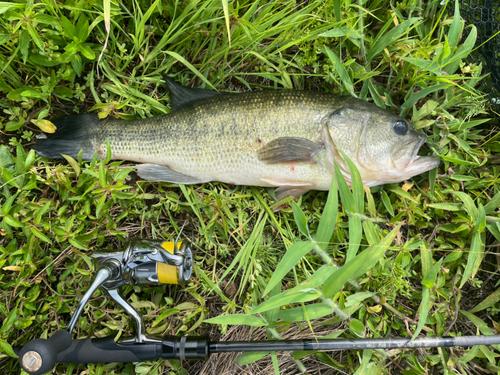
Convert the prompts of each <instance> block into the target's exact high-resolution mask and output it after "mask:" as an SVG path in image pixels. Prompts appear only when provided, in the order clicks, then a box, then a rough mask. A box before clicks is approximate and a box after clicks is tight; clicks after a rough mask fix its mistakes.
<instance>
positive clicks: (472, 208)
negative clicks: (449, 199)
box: [453, 191, 478, 222]
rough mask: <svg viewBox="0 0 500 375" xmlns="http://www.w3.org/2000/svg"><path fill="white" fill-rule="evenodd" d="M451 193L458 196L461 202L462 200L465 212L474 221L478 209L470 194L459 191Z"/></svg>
mask: <svg viewBox="0 0 500 375" xmlns="http://www.w3.org/2000/svg"><path fill="white" fill-rule="evenodd" d="M453 194H455V195H456V196H457V197H458V198H460V200H461V201H462V202H464V206H465V209H466V210H467V213H468V214H469V215H470V217H471V219H472V222H475V221H476V220H477V215H478V210H477V207H476V205H475V204H474V201H473V200H472V198H471V197H470V195H468V194H466V193H463V192H461V191H454V192H453Z"/></svg>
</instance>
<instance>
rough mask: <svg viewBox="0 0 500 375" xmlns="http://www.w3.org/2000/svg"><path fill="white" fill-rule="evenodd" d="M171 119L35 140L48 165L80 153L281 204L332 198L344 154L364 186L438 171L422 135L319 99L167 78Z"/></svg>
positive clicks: (362, 107) (112, 124)
mask: <svg viewBox="0 0 500 375" xmlns="http://www.w3.org/2000/svg"><path fill="white" fill-rule="evenodd" d="M167 85H168V88H169V90H170V96H171V101H172V111H171V113H169V114H167V115H162V116H156V117H152V118H146V119H141V120H134V121H125V120H118V119H114V118H107V119H104V120H99V118H98V116H97V115H96V114H84V115H76V116H68V117H64V118H62V119H60V120H56V121H54V124H55V125H56V127H57V131H56V132H55V133H54V134H48V135H47V138H46V139H39V140H38V141H37V143H36V145H35V146H34V148H35V150H36V152H37V153H38V154H40V155H41V156H44V157H47V158H61V154H66V155H70V156H72V157H73V158H76V157H77V155H78V153H79V152H80V150H83V159H85V160H89V159H91V158H92V156H93V154H94V153H95V152H97V153H98V155H99V156H100V157H104V156H105V155H106V140H109V143H110V145H111V151H112V159H122V160H130V161H135V162H138V163H143V164H139V165H137V173H138V175H139V176H140V177H141V178H143V179H145V180H153V181H166V182H172V183H177V184H200V183H205V182H209V181H221V182H225V183H229V184H237V185H256V186H274V187H277V188H278V189H277V191H276V195H277V198H278V199H280V198H282V197H284V196H286V195H293V196H299V195H301V194H303V193H305V192H307V191H309V190H311V189H314V190H328V189H329V188H330V185H331V181H332V174H333V173H334V163H335V162H336V163H337V164H338V165H339V167H340V169H341V171H342V173H343V174H344V176H345V177H346V179H347V180H348V182H350V175H349V168H348V167H347V164H346V162H345V160H344V158H343V157H342V156H341V154H340V153H339V150H342V151H343V152H344V153H345V154H346V155H347V157H349V158H350V159H351V160H352V161H353V162H354V164H355V165H356V166H357V168H358V170H359V172H360V174H361V177H362V179H363V183H364V184H365V185H366V186H376V185H381V184H385V183H396V182H400V181H403V180H406V179H409V178H410V177H412V176H415V175H417V174H420V173H423V172H425V171H428V170H430V169H433V168H435V167H436V166H437V165H438V164H439V158H437V157H435V156H427V157H422V156H418V155H417V153H418V151H419V149H420V147H421V146H422V145H423V144H424V143H425V141H426V136H425V135H424V134H422V133H421V132H419V131H417V130H416V129H415V128H414V126H413V125H412V124H411V123H409V122H408V121H406V120H404V119H402V118H400V117H398V116H396V115H394V114H393V113H391V112H389V111H386V110H383V109H381V108H379V107H377V106H375V105H373V104H370V103H368V102H365V101H362V100H359V99H355V98H352V97H339V96H336V95H333V94H327V93H320V92H306V91H292V90H282V91H278V90H268V91H257V92H246V93H241V94H219V93H217V92H215V91H210V90H203V89H191V88H187V87H183V86H181V85H179V84H177V83H175V82H174V81H172V80H170V79H167Z"/></svg>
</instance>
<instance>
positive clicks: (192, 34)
mask: <svg viewBox="0 0 500 375" xmlns="http://www.w3.org/2000/svg"><path fill="white" fill-rule="evenodd" d="M464 27H467V28H468V29H469V31H470V32H469V33H468V34H467V35H468V36H467V37H464V36H463V35H465V34H464ZM475 37H476V31H475V29H474V28H471V27H470V26H466V25H464V23H463V21H461V19H460V17H459V13H458V8H457V7H456V4H455V3H453V2H449V3H447V4H446V6H441V5H440V1H429V2H422V1H412V0H405V1H403V2H396V3H395V2H389V1H387V0H374V1H372V2H364V1H358V2H351V1H349V0H346V1H340V0H333V1H310V2H305V3H298V2H294V1H283V2H272V3H268V2H267V1H248V0H242V1H240V2H237V3H236V2H228V1H227V0H223V1H222V2H220V1H210V0H208V1H196V0H195V1H184V2H179V1H172V2H164V1H163V2H162V1H156V2H154V3H151V2H146V1H132V0H127V1H123V2H110V1H104V3H103V2H100V1H82V2H73V1H65V2H54V1H52V0H45V1H42V2H27V3H24V2H19V3H14V2H12V3H7V2H0V72H1V74H0V92H2V94H3V95H1V96H0V106H1V107H2V114H1V115H0V116H3V117H0V131H1V134H0V138H1V140H2V144H3V145H0V168H1V179H0V189H1V191H2V193H1V195H0V206H1V207H0V208H1V209H0V221H1V228H0V288H1V291H0V317H1V318H2V320H3V324H2V326H1V327H0V351H4V352H6V353H8V354H7V355H3V356H1V357H0V366H1V368H2V369H4V371H5V372H6V373H17V372H18V371H19V367H18V364H17V360H16V359H13V358H10V357H9V355H10V354H12V352H11V345H12V346H15V345H23V344H25V343H27V342H28V341H29V340H31V339H34V338H38V337H47V336H50V335H51V334H52V332H54V331H56V330H57V329H63V328H65V327H66V325H67V323H68V322H69V317H70V314H71V312H73V311H74V310H75V308H76V305H77V303H78V301H79V300H80V298H81V297H82V296H83V294H84V292H85V291H86V288H87V287H88V286H89V285H90V281H91V274H92V271H93V268H92V265H91V262H90V257H89V254H91V252H92V251H94V250H96V249H114V248H118V247H120V246H122V245H123V243H124V241H126V239H127V238H130V237H134V236H142V237H146V238H164V239H167V240H172V239H175V238H176V237H177V235H178V233H179V231H180V228H181V227H182V225H183V223H184V222H186V221H187V224H186V226H185V229H184V232H183V233H184V235H186V236H187V237H188V238H191V237H193V238H194V239H195V242H194V245H195V248H196V254H195V261H196V269H195V274H194V277H193V278H192V280H191V282H190V284H189V285H188V286H187V287H186V288H184V289H182V288H178V287H172V288H171V287H164V286H158V287H148V288H136V287H126V288H124V290H123V292H124V295H125V296H126V297H127V298H128V299H129V300H130V301H133V304H134V306H135V307H136V308H137V309H139V310H140V311H141V313H142V314H143V315H144V317H145V322H146V326H147V327H148V332H149V333H151V334H159V335H163V334H172V333H174V334H179V335H181V334H195V333H196V334H204V333H210V334H212V335H213V336H214V337H220V335H221V333H222V334H223V333H225V332H226V331H228V328H229V326H228V324H242V323H245V324H248V323H251V325H253V326H255V332H259V331H258V330H259V329H261V330H265V335H267V337H269V338H273V337H274V338H276V337H281V336H286V335H288V334H290V332H292V333H294V334H295V333H297V334H299V333H300V334H302V335H304V334H305V335H306V336H309V337H312V336H313V335H315V334H316V332H320V334H319V335H318V336H320V335H323V334H325V332H327V333H331V334H336V335H338V334H339V332H341V336H342V337H385V336H388V335H391V336H415V335H418V334H419V335H429V336H435V335H443V334H444V333H449V334H451V335H470V334H476V333H478V332H481V333H483V334H489V333H492V332H496V330H498V324H497V323H496V321H498V316H499V311H500V305H499V301H500V294H499V289H498V271H497V269H498V261H497V258H496V253H497V252H498V246H499V242H498V241H500V212H499V209H498V206H499V202H500V184H499V170H498V156H497V153H498V152H499V151H500V143H499V141H500V138H499V136H498V128H497V127H496V126H497V123H496V122H495V121H494V120H492V118H494V117H495V114H494V113H492V110H491V108H490V107H489V102H488V99H487V97H486V96H485V93H483V92H481V90H480V89H481V80H480V79H481V77H482V74H485V73H487V71H486V69H484V67H482V66H480V65H479V66H477V65H472V64H470V63H468V62H467V60H466V59H465V58H466V57H467V55H468V54H469V53H470V51H471V50H472V49H473V47H474V42H475ZM106 41H107V46H106V48H105V49H103V47H104V45H105V43H106ZM163 74H167V75H169V76H171V77H173V78H174V79H176V80H177V81H179V82H181V83H183V84H185V85H194V86H196V87H205V88H215V89H217V90H220V91H246V90H250V89H252V90H256V89H260V88H268V89H292V88H293V89H300V90H317V91H328V92H335V93H338V94H346V95H349V94H350V95H355V96H357V97H359V98H361V99H364V100H368V101H372V102H374V103H376V104H377V105H379V106H380V107H382V108H387V109H389V110H391V111H393V112H395V113H400V114H401V115H402V116H405V117H406V118H408V119H411V121H413V123H414V124H415V125H416V126H417V127H418V128H420V129H422V131H424V132H425V133H426V134H427V135H428V140H429V141H428V148H429V153H434V154H437V155H439V156H440V157H441V159H442V163H441V165H440V167H439V168H438V170H436V171H432V172H430V173H427V174H425V175H421V176H417V177H415V178H413V179H412V180H411V181H408V182H405V183H401V184H399V185H386V186H383V187H376V188H372V189H370V190H365V189H363V187H362V186H361V185H359V184H354V186H353V189H352V192H351V190H349V189H348V188H347V186H346V185H345V183H344V181H343V179H342V178H341V176H340V175H339V176H338V179H337V180H335V181H334V183H335V184H338V186H339V193H338V194H337V189H334V190H332V191H331V192H330V194H329V195H328V194H327V193H325V192H310V193H308V194H306V195H305V196H303V197H302V198H300V199H298V200H296V201H293V200H292V199H291V198H287V199H286V200H284V201H282V202H279V203H277V202H275V201H274V200H273V193H272V192H271V191H269V190H267V189H264V188H255V187H244V186H238V187H231V186H227V185H224V184H220V183H213V184H204V185H201V186H176V185H172V184H166V183H151V182H146V181H141V180H138V179H137V177H136V175H135V173H134V172H133V171H134V168H133V165H131V164H129V163H125V162H113V163H109V164H105V163H104V161H102V160H100V161H97V160H94V161H92V162H81V161H75V160H72V159H70V160H68V161H64V162H54V161H50V160H46V159H42V158H40V157H38V156H36V155H35V154H34V152H33V151H30V149H31V148H30V147H31V145H32V144H33V142H34V135H35V134H38V133H40V129H39V128H38V127H40V128H43V127H47V126H49V127H50V123H49V122H47V120H48V121H50V120H51V119H53V118H56V117H58V116H61V115H64V114H72V113H74V112H79V113H83V112H88V111H90V110H97V111H99V113H100V114H101V115H102V116H107V115H110V116H116V117H121V118H126V119H132V118H142V117H149V116H154V115H159V114H163V113H167V112H168V111H169V97H168V94H165V91H166V90H165V87H164V84H163V82H162V81H161V79H162V78H161V76H162V75H163ZM485 79H488V78H485ZM36 125H38V127H37V126H36ZM338 203H340V205H339V204H338ZM277 208H280V209H279V210H277ZM238 314H245V315H244V316H242V315H238ZM249 316H252V318H250V317H249ZM209 318H210V319H212V320H211V322H212V323H217V325H210V324H207V323H203V321H205V320H207V319H209ZM325 325H327V326H326V327H327V328H328V330H327V331H325ZM259 327H260V328H259ZM241 329H242V330H244V329H246V327H245V326H242V327H241ZM133 330H134V327H133V324H132V323H131V319H130V318H129V317H128V316H126V315H125V314H124V312H123V311H122V310H121V309H119V308H117V307H116V306H115V304H114V303H111V302H110V301H109V299H108V297H106V296H104V295H101V294H100V293H99V292H98V293H97V294H96V298H94V299H92V302H91V303H90V304H89V306H88V307H87V308H86V309H85V311H84V313H83V314H82V319H81V320H80V322H79V324H78V325H77V332H76V333H75V334H74V337H75V338H76V337H80V338H83V337H88V336H89V335H90V336H103V335H127V334H130V333H132V332H133ZM286 337H288V336H286ZM305 354H306V353H296V354H295V355H294V360H295V364H293V365H292V366H287V367H286V368H288V369H290V368H294V369H295V370H289V371H295V372H298V371H299V370H300V369H304V368H306V369H308V371H310V372H311V371H313V370H314V368H316V367H314V366H316V364H314V366H313V365H312V363H313V359H314V358H315V359H316V360H319V361H322V363H323V364H322V366H329V367H332V368H333V369H336V370H339V371H343V372H344V373H357V374H381V373H386V374H394V373H399V372H400V371H401V369H404V371H403V372H401V373H404V374H426V373H443V374H451V373H457V372H458V373H461V374H466V373H471V372H472V371H475V372H476V373H495V372H498V371H499V369H500V362H499V359H498V351H496V349H493V348H491V347H490V348H487V347H480V348H472V349H469V348H464V349H453V350H450V349H432V350H431V349H429V350H425V351H418V350H415V351H412V350H405V351H389V352H381V351H364V352H359V353H356V352H354V351H353V352H344V353H343V355H342V356H340V355H338V353H328V355H326V354H322V353H316V354H315V356H316V357H311V356H309V357H307V356H305ZM260 357H261V356H259V355H257V356H256V355H252V356H250V355H245V354H244V355H243V356H241V357H239V358H238V359H237V363H239V364H243V363H251V362H253V361H255V360H259V362H258V363H257V364H254V366H257V367H255V368H260V369H263V368H264V367H265V366H266V364H271V366H270V367H269V368H270V369H273V368H274V370H271V371H274V372H275V373H279V370H278V368H279V365H278V363H279V361H280V360H281V359H280V358H281V354H275V353H272V354H271V355H270V356H269V355H268V356H265V357H263V359H260ZM311 358H313V359H311ZM222 362H223V361H222ZM222 362H221V363H220V364H218V365H219V366H222V365H225V366H227V364H224V363H222ZM259 366H260V367H259ZM77 368H78V369H79V371H82V370H83V369H85V370H87V369H88V374H103V373H107V374H112V373H115V374H132V373H134V371H135V372H136V373H139V374H143V373H151V374H154V373H158V374H159V373H169V374H170V373H172V374H185V373H187V371H188V370H189V371H190V373H196V372H197V371H198V370H199V369H200V368H201V366H200V365H197V364H192V363H191V364H190V363H183V364H181V363H180V362H176V361H172V362H169V363H167V362H166V361H158V362H149V363H142V364H127V365H124V364H110V365H102V364H101V365H88V366H80V367H77V366H76V365H58V366H57V368H56V370H55V373H56V374H71V373H74V372H75V371H77V370H76V369H77ZM231 368H234V367H231ZM266 368H267V367H266ZM434 370H435V371H436V372H432V371H434ZM282 371H283V370H282Z"/></svg>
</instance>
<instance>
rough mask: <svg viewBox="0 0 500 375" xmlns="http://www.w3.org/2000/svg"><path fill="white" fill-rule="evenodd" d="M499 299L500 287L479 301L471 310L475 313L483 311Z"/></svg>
mask: <svg viewBox="0 0 500 375" xmlns="http://www.w3.org/2000/svg"><path fill="white" fill-rule="evenodd" d="M498 301H500V289H497V290H496V291H494V292H493V293H491V294H490V295H489V296H488V297H486V298H485V299H484V300H482V301H481V302H480V303H478V304H477V305H476V307H474V308H473V309H472V310H471V311H470V312H471V313H475V312H478V311H482V310H484V309H487V308H488V307H491V306H493V305H494V304H495V303H497V302H498Z"/></svg>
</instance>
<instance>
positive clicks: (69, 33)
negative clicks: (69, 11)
mask: <svg viewBox="0 0 500 375" xmlns="http://www.w3.org/2000/svg"><path fill="white" fill-rule="evenodd" d="M61 21H62V25H63V32H64V35H66V37H67V38H69V39H70V40H73V38H74V37H76V36H77V34H78V33H77V31H76V27H75V26H74V25H73V23H72V22H71V21H70V20H68V19H67V18H66V17H65V16H62V17H61Z"/></svg>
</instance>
